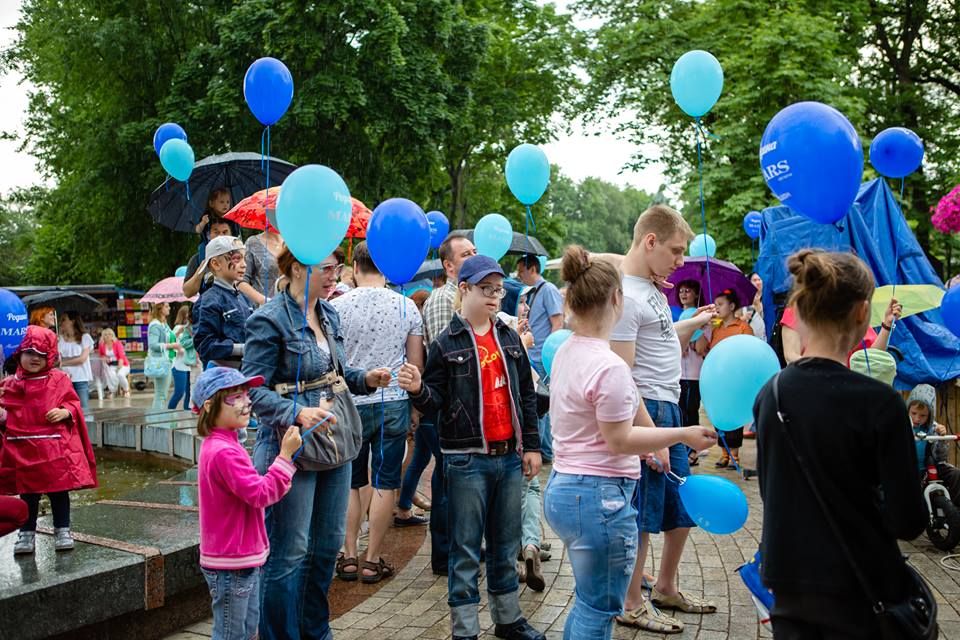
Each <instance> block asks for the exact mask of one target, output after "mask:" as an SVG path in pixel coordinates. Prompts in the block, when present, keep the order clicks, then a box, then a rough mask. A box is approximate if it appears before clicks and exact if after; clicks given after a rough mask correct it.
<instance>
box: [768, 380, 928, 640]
mask: <svg viewBox="0 0 960 640" xmlns="http://www.w3.org/2000/svg"><path fill="white" fill-rule="evenodd" d="M771 388H772V391H773V402H774V405H775V406H776V409H777V418H779V420H780V424H781V425H782V427H783V434H784V438H785V440H786V441H787V445H788V446H789V447H790V451H791V452H792V453H793V457H794V459H795V460H796V461H797V464H798V465H800V469H801V470H802V471H803V477H804V478H806V481H807V485H808V486H809V487H810V490H811V491H812V492H813V495H814V497H815V498H816V500H817V504H819V505H820V509H821V510H822V511H823V515H824V517H825V518H826V519H827V523H828V524H829V525H830V529H831V530H832V531H833V535H834V536H836V538H837V541H838V542H839V543H840V550H841V551H842V552H843V555H844V556H845V557H846V559H847V562H848V563H849V565H850V568H851V569H853V574H854V575H855V576H856V578H857V582H858V583H859V584H860V588H861V589H862V590H863V592H864V594H865V595H866V596H867V599H868V600H869V601H870V602H871V603H872V605H873V613H874V615H876V617H877V622H878V623H879V626H880V637H881V638H883V639H884V640H936V638H937V636H938V635H939V628H938V626H937V602H936V600H934V598H933V594H932V593H931V592H930V587H928V586H927V583H926V582H924V580H923V577H922V576H921V575H920V574H919V573H918V572H917V570H916V569H914V568H913V566H911V565H910V563H908V562H907V561H906V559H904V561H903V568H904V569H905V570H906V574H907V581H908V584H907V590H908V595H907V597H906V599H904V600H902V601H900V602H895V603H886V602H883V600H881V599H880V598H878V597H877V596H876V595H875V592H874V590H873V589H872V588H871V586H870V582H869V581H868V580H867V578H866V576H865V575H864V574H863V573H862V572H861V571H860V567H858V566H857V563H856V561H854V559H853V555H852V554H851V553H850V548H849V547H848V546H847V543H846V541H845V540H844V539H843V534H842V533H841V531H840V527H839V526H838V525H837V523H836V521H835V520H834V519H833V516H832V515H831V513H830V509H828V508H827V503H826V501H825V500H824V499H823V496H822V495H821V494H820V491H819V490H818V489H817V485H816V484H814V482H813V477H812V476H811V475H810V473H809V471H808V470H807V466H806V464H805V461H804V459H803V456H802V455H801V454H800V451H799V450H798V449H797V447H796V445H795V444H794V442H793V437H792V436H791V435H790V429H788V428H787V424H788V423H789V422H790V420H789V419H788V417H787V415H786V414H785V413H784V412H783V411H782V410H781V409H780V373H779V372H778V373H777V374H776V375H775V376H774V378H773V384H772V385H771Z"/></svg>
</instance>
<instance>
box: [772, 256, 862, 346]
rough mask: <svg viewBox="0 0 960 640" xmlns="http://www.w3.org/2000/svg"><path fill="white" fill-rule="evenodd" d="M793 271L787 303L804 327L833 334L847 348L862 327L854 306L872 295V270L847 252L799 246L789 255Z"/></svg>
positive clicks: (852, 343) (855, 341)
mask: <svg viewBox="0 0 960 640" xmlns="http://www.w3.org/2000/svg"><path fill="white" fill-rule="evenodd" d="M787 268H788V269H789V270H790V273H791V274H792V275H793V291H792V292H791V294H790V300H789V303H788V304H790V305H792V306H793V307H794V308H795V309H796V310H797V314H799V316H800V319H801V320H803V323H804V324H805V325H807V326H808V327H810V328H812V329H814V330H816V331H819V332H824V333H832V334H836V336H837V338H838V339H842V340H843V344H844V345H845V346H844V349H847V350H849V349H850V348H851V347H853V346H854V345H856V344H857V342H859V341H860V339H861V338H862V337H863V332H864V331H865V330H866V327H865V326H863V324H864V323H863V322H861V321H858V320H857V318H856V311H857V308H858V307H860V306H861V305H862V304H863V303H864V302H869V301H870V299H871V298H872V297H873V290H874V283H873V274H872V273H871V272H870V269H869V268H867V265H866V264H864V262H863V260H861V259H860V258H858V257H856V256H855V255H853V254H851V253H827V252H825V251H818V250H813V249H803V250H801V251H798V252H797V253H795V254H793V255H792V256H790V258H789V259H788V260H787Z"/></svg>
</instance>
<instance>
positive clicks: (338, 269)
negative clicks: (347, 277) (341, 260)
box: [313, 264, 343, 278]
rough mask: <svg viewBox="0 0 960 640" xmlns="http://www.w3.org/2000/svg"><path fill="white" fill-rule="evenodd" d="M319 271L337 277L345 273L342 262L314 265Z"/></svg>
mask: <svg viewBox="0 0 960 640" xmlns="http://www.w3.org/2000/svg"><path fill="white" fill-rule="evenodd" d="M313 268H314V270H315V271H317V272H318V273H322V274H323V275H325V276H330V275H332V276H333V277H335V278H339V277H340V275H341V274H342V273H343V265H342V264H318V265H316V266H314V267H313Z"/></svg>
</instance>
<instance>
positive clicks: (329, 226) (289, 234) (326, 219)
mask: <svg viewBox="0 0 960 640" xmlns="http://www.w3.org/2000/svg"><path fill="white" fill-rule="evenodd" d="M352 209H353V204H352V203H351V201H350V190H349V189H347V185H346V183H345V182H344V181H343V178H341V177H340V176H339V175H338V174H337V172H336V171H334V170H333V169H331V168H329V167H325V166H323V165H319V164H308V165H305V166H302V167H300V168H299V169H297V170H296V171H294V172H293V173H291V174H290V175H289V176H287V179H286V180H284V182H283V189H281V190H280V196H279V197H278V198H277V227H278V229H279V230H280V235H281V236H282V237H283V240H284V242H286V243H287V247H289V248H290V252H291V253H293V255H294V257H295V258H296V259H297V260H299V261H300V262H301V263H302V264H306V265H315V264H320V262H321V261H322V260H323V259H324V258H326V257H327V256H329V255H330V254H331V253H333V250H334V249H336V248H337V247H338V246H339V245H340V243H341V242H342V241H343V238H344V236H346V235H347V229H348V228H349V227H350V214H351V211H352Z"/></svg>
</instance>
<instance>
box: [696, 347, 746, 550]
mask: <svg viewBox="0 0 960 640" xmlns="http://www.w3.org/2000/svg"><path fill="white" fill-rule="evenodd" d="M748 337H749V336H748ZM680 500H682V501H683V507H684V508H685V509H686V510H687V513H688V514H689V515H690V517H691V518H693V520H694V522H696V523H697V526H699V527H700V528H701V529H703V530H704V531H708V532H709V533H715V534H717V535H728V534H731V533H734V532H736V531H739V530H740V528H741V527H742V526H743V525H744V523H745V522H746V521H747V514H748V513H749V512H750V508H749V507H748V506H747V496H745V495H744V494H743V491H742V490H741V489H740V487H738V486H737V485H735V484H734V483H732V482H730V481H729V480H727V479H726V478H718V477H717V476H711V475H705V474H704V475H696V476H687V477H686V478H684V480H683V483H682V484H681V485H680Z"/></svg>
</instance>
